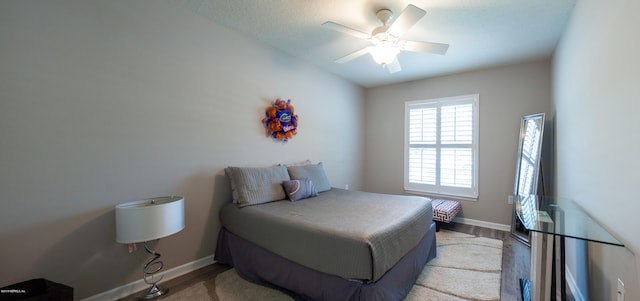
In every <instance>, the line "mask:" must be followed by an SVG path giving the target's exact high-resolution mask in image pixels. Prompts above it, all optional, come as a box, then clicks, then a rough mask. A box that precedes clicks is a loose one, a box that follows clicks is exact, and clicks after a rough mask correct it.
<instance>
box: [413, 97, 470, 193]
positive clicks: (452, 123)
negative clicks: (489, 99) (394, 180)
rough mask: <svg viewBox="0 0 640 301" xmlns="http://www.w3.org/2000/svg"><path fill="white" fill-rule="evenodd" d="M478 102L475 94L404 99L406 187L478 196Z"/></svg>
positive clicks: (421, 191) (416, 190)
mask: <svg viewBox="0 0 640 301" xmlns="http://www.w3.org/2000/svg"><path fill="white" fill-rule="evenodd" d="M478 102H479V96H478V95H477V94H475V95H465V96H456V97H449V98H439V99H430V100H418V101H408V102H406V103H405V154H404V189H405V190H407V191H412V192H417V193H426V194H435V195H448V196H458V197H465V198H473V199H476V198H478Z"/></svg>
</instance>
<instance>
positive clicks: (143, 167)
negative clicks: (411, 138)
mask: <svg viewBox="0 0 640 301" xmlns="http://www.w3.org/2000/svg"><path fill="white" fill-rule="evenodd" d="M0 66H1V67H0V141H2V146H1V147H0V170H1V173H0V191H2V198H1V199H0V203H1V205H2V208H1V209H0V270H2V271H1V272H0V286H4V285H9V284H11V283H14V282H18V281H23V280H27V279H30V278H36V277H44V278H48V279H51V280H53V281H57V282H62V283H64V284H67V285H70V286H73V287H74V288H75V292H76V294H75V295H76V298H84V297H87V296H91V295H94V294H97V293H100V292H103V291H107V290H109V289H112V288H115V287H118V286H121V285H124V284H127V283H131V282H133V281H137V280H140V279H141V274H142V273H141V270H142V264H143V262H144V260H145V259H146V258H147V256H146V254H145V253H144V252H143V250H140V249H139V250H138V252H136V253H134V254H128V253H127V249H126V247H125V246H124V245H121V244H117V243H116V242H115V225H114V222H115V221H114V210H113V208H114V206H115V205H116V204H118V203H121V202H124V201H129V200H135V199H141V198H148V197H154V196H161V195H169V194H177V195H183V196H184V197H185V202H186V228H185V230H183V231H182V232H180V233H178V234H176V235H173V236H171V237H168V238H165V239H161V240H160V241H159V243H157V249H158V251H159V252H160V253H162V255H163V259H164V262H165V269H170V268H173V267H176V266H179V265H182V264H185V263H189V262H192V261H194V260H197V259H200V258H203V257H206V256H209V255H212V254H213V251H214V246H215V241H216V237H217V231H218V229H219V222H218V217H217V214H218V208H219V207H220V205H221V204H222V203H223V202H226V201H228V200H229V197H230V192H229V188H228V183H227V181H226V179H225V178H224V175H223V168H224V167H225V166H228V165H241V166H268V165H271V164H276V163H287V162H297V161H302V160H306V159H310V160H313V161H323V162H324V163H325V169H326V171H327V174H328V177H329V180H330V182H331V184H332V185H334V186H338V187H343V186H344V185H345V184H349V185H350V186H351V187H352V188H353V189H358V188H361V183H360V179H361V174H360V172H361V170H362V166H361V158H360V154H361V153H362V143H363V142H362V126H363V116H362V112H363V90H362V89H361V88H359V87H357V86H355V85H353V84H351V83H348V82H346V81H344V80H341V79H339V78H337V77H334V76H332V75H328V74H327V73H325V72H321V71H319V70H317V69H316V68H314V67H311V66H310V65H308V64H306V63H303V62H301V61H298V60H295V59H292V58H291V57H289V56H288V55H286V54H284V53H282V52H279V51H276V50H274V49H272V48H270V47H267V46H265V45H263V44H260V43H257V42H255V41H253V40H250V39H248V38H245V37H244V36H242V35H241V34H239V33H236V32H233V31H230V30H228V29H226V28H224V27H221V26H218V25H216V24H213V23H211V22H210V21H208V20H205V19H202V18H200V17H198V16H196V15H194V14H192V13H191V12H188V11H184V10H181V9H179V8H177V7H173V6H171V5H169V4H163V2H160V1H154V0H144V1H138V0H137V1H128V0H116V1H99V0H95V1H91V0H90V1H85V0H82V1H80V0H78V1H64V0H60V1H51V0H46V1H0ZM327 87H331V89H327ZM277 97H283V98H291V99H292V100H293V104H294V105H295V107H296V111H297V113H298V114H299V119H300V123H299V134H298V135H297V136H296V137H294V139H292V140H291V141H289V142H288V143H286V144H283V143H277V142H274V141H272V140H270V139H269V138H267V137H265V133H264V129H263V127H262V124H261V123H260V120H261V119H262V117H263V115H264V109H265V108H266V107H267V105H269V104H270V102H271V101H273V100H275V99H276V98H277Z"/></svg>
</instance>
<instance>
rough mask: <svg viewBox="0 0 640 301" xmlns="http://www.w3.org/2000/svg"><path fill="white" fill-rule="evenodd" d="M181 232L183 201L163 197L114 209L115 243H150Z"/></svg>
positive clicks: (178, 198) (134, 202)
mask: <svg viewBox="0 0 640 301" xmlns="http://www.w3.org/2000/svg"><path fill="white" fill-rule="evenodd" d="M182 229H184V198H183V197H181V196H166V197H158V198H152V199H148V200H140V201H132V202H127V203H123V204H120V205H117V206H116V241H117V242H119V243H136V242H145V241H151V240H154V239H158V238H162V237H165V236H169V235H172V234H175V233H177V232H180V231H181V230H182Z"/></svg>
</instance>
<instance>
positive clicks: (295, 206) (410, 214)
mask: <svg viewBox="0 0 640 301" xmlns="http://www.w3.org/2000/svg"><path fill="white" fill-rule="evenodd" d="M432 215H433V213H432V208H431V201H430V200H429V199H427V198H423V197H415V196H398V195H386V194H375V193H367V192H359V191H351V190H343V189H338V188H332V189H331V190H329V191H327V192H323V193H320V195H319V196H317V197H314V198H309V199H304V200H300V201H297V202H290V201H288V200H283V201H277V202H272V203H266V204H261V205H256V206H249V207H244V208H238V206H237V205H236V204H232V203H229V204H227V205H225V206H224V207H223V208H222V210H221V212H220V219H221V222H222V225H223V226H224V227H225V228H227V229H228V230H229V231H231V232H232V233H234V234H236V235H238V236H240V237H242V238H244V239H246V240H249V241H251V242H253V243H255V244H257V245H259V246H261V247H263V248H265V249H267V250H269V251H271V252H273V253H275V254H278V255H280V256H282V257H284V258H287V259H289V260H291V261H293V262H296V263H298V264H301V265H304V266H307V267H310V268H312V269H315V270H317V271H320V272H324V273H328V274H332V275H338V276H340V277H343V278H346V279H357V280H363V281H376V280H378V279H379V278H380V277H382V275H384V273H385V272H386V271H387V270H389V269H390V268H391V267H393V265H394V264H395V263H396V262H398V260H400V258H402V256H404V255H405V254H406V253H407V252H408V251H409V250H411V249H413V248H414V247H416V245H417V244H418V242H419V241H420V240H421V239H422V238H423V236H424V235H425V234H426V233H427V231H428V229H429V225H430V224H431V221H432V217H433V216H432Z"/></svg>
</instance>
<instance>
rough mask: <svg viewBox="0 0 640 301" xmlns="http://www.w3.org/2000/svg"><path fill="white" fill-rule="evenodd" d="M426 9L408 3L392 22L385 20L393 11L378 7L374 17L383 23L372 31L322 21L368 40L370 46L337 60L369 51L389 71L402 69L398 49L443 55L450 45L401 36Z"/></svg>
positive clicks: (327, 26) (340, 61)
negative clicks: (368, 32) (412, 39)
mask: <svg viewBox="0 0 640 301" xmlns="http://www.w3.org/2000/svg"><path fill="white" fill-rule="evenodd" d="M425 14H426V11H424V10H423V9H420V8H418V7H416V6H414V5H411V4H409V5H408V6H407V7H406V8H405V9H404V10H403V11H402V12H401V13H400V15H399V16H398V18H396V20H394V21H393V22H392V24H388V22H389V21H390V20H391V19H392V18H393V13H392V12H391V10H389V9H381V10H379V11H378V12H376V16H377V17H378V19H379V20H380V22H382V26H378V27H376V28H374V29H373V31H372V32H371V34H370V35H369V34H366V33H364V32H362V31H359V30H356V29H352V28H349V27H347V26H344V25H341V24H338V23H334V22H331V21H328V22H325V23H323V24H322V26H323V27H326V28H329V29H333V30H336V31H339V32H342V33H346V34H349V35H351V36H354V37H356V38H359V39H364V40H367V41H369V42H371V43H372V44H373V45H372V46H368V47H365V48H363V49H360V50H358V51H355V52H353V53H350V54H348V55H346V56H343V57H341V58H339V59H337V60H336V61H335V62H336V63H340V64H342V63H346V62H348V61H350V60H352V59H355V58H357V57H359V56H361V55H364V54H366V53H369V54H371V57H373V60H374V61H375V62H376V63H378V64H380V65H382V66H384V67H386V68H387V70H388V71H389V72H390V73H394V72H398V71H400V70H402V68H401V67H400V63H399V62H398V60H397V55H398V53H400V51H415V52H427V53H434V54H445V53H446V52H447V49H448V48H449V45H448V44H441V43H432V42H420V41H407V40H402V39H401V37H402V36H403V35H404V34H405V33H406V32H407V31H408V30H409V29H410V28H411V27H413V25H415V24H416V23H417V22H418V21H419V20H420V19H421V18H422V17H423V16H424V15H425Z"/></svg>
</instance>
